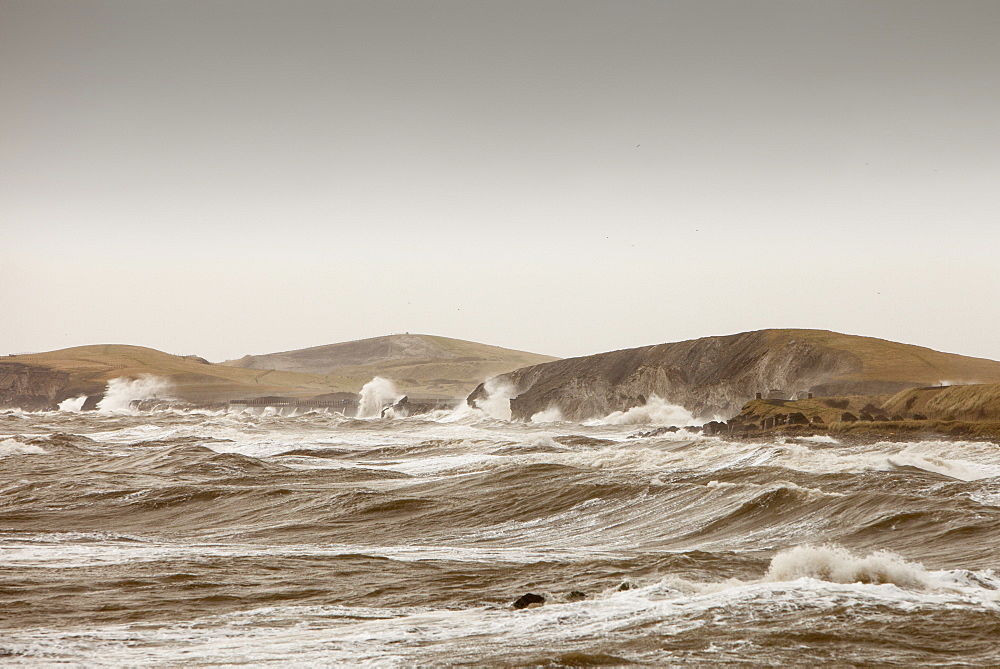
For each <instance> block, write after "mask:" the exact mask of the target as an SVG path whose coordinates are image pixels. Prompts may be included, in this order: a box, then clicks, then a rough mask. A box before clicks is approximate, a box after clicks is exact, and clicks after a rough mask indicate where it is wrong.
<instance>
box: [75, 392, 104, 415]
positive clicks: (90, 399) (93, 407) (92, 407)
mask: <svg viewBox="0 0 1000 669" xmlns="http://www.w3.org/2000/svg"><path fill="white" fill-rule="evenodd" d="M103 399H104V393H100V394H98V395H87V399H85V400H84V401H83V406H82V407H80V411H97V405H98V404H100V403H101V400H103Z"/></svg>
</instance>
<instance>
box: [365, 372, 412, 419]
mask: <svg viewBox="0 0 1000 669" xmlns="http://www.w3.org/2000/svg"><path fill="white" fill-rule="evenodd" d="M401 397H402V395H401V394H400V392H399V390H398V389H397V388H396V384H395V383H393V382H392V381H391V380H389V379H386V378H383V377H381V376H376V377H375V378H373V379H372V380H371V381H369V382H368V383H366V384H365V385H364V387H362V388H361V400H360V402H359V403H358V418H380V417H381V416H382V410H383V409H385V408H386V407H387V406H390V405H392V404H395V403H396V402H397V401H399V399H400V398H401Z"/></svg>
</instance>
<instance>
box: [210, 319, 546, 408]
mask: <svg viewBox="0 0 1000 669" xmlns="http://www.w3.org/2000/svg"><path fill="white" fill-rule="evenodd" d="M552 360H556V358H553V357H551V356H546V355H538V354H535V353H527V352H525V351H515V350H511V349H506V348H501V347H499V346H489V345H487V344H479V343H476V342H470V341H463V340H461V339H451V338H448V337H437V336H433V335H420V334H403V335H388V336H385V337H375V338H372V339H360V340H356V341H350V342H343V343H339V344H328V345H325V346H314V347H311V348H304V349H298V350H294V351H284V352H281V353H269V354H264V355H248V356H244V357H243V358H240V359H239V360H230V361H227V362H225V363H222V364H224V365H227V366H232V367H241V368H247V369H274V370H281V371H287V372H298V373H306V374H317V375H333V376H336V377H339V378H341V379H347V380H349V381H350V382H351V383H352V384H353V385H355V386H357V388H360V387H361V385H363V384H364V383H366V382H368V381H369V380H371V378H372V377H374V376H384V377H386V378H390V379H392V380H393V381H395V382H396V385H397V386H398V387H399V388H400V390H402V391H403V392H408V393H411V394H419V395H422V396H429V397H462V396H464V395H467V394H468V393H469V392H470V391H471V390H472V389H473V388H475V387H476V385H477V384H478V383H479V382H481V381H483V380H484V379H486V378H488V377H491V376H495V375H497V374H502V373H504V372H509V371H511V370H514V369H517V368H520V367H526V366H529V365H536V364H539V363H542V362H549V361H552Z"/></svg>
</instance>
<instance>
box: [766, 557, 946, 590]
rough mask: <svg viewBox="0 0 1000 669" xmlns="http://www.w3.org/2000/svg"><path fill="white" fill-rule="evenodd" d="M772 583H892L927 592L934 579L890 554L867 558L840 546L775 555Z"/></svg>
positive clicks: (925, 572) (769, 571)
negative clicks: (798, 580) (803, 580)
mask: <svg viewBox="0 0 1000 669" xmlns="http://www.w3.org/2000/svg"><path fill="white" fill-rule="evenodd" d="M765 578H766V579H767V580H770V581H793V580H795V579H799V578H818V579H820V580H822V581H830V582H832V583H872V584H876V585H878V584H882V583H892V584H894V585H898V586H900V587H902V588H913V589H918V590H919V589H924V588H926V587H928V586H929V585H930V583H931V577H930V575H929V574H928V573H927V570H926V569H924V567H923V566H922V565H919V564H917V563H915V562H908V561H907V560H905V559H904V558H902V557H901V556H899V555H896V554H895V553H891V552H889V551H877V552H875V553H871V554H869V555H866V556H864V557H861V556H858V555H855V554H854V553H852V552H850V551H849V550H847V549H846V548H842V547H839V546H796V547H795V548H792V549H790V550H787V551H782V552H781V553H778V554H777V555H775V556H774V558H773V559H772V560H771V565H770V567H768V570H767V575H766V577H765Z"/></svg>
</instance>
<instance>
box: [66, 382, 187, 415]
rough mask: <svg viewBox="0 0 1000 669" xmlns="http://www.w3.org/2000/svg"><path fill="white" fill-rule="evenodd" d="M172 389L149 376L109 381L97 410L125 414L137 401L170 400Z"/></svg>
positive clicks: (167, 383)
mask: <svg viewBox="0 0 1000 669" xmlns="http://www.w3.org/2000/svg"><path fill="white" fill-rule="evenodd" d="M172 387H173V386H172V384H171V383H170V382H169V381H168V380H166V379H163V378H160V377H158V376H152V375H149V374H145V375H143V376H140V377H139V378H137V379H129V378H126V377H118V378H116V379H111V380H110V381H108V385H107V388H106V389H105V391H104V397H103V398H102V399H101V401H100V402H98V403H97V410H98V411H100V412H102V413H116V412H127V411H130V410H131V403H132V402H134V401H137V400H155V399H170V392H171V388H172ZM81 406H82V404H81Z"/></svg>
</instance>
